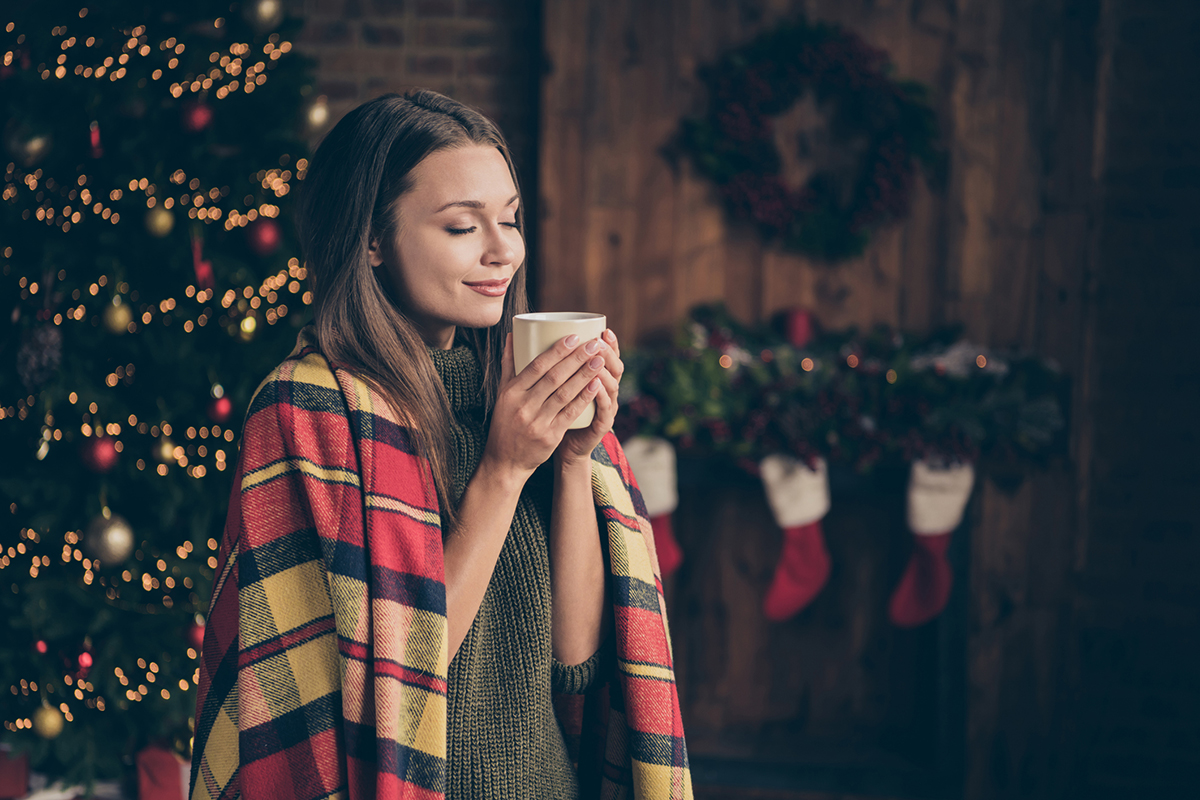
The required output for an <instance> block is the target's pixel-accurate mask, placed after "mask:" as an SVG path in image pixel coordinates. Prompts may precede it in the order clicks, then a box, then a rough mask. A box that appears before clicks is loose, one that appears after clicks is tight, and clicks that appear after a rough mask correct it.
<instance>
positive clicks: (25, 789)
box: [0, 746, 29, 800]
mask: <svg viewBox="0 0 1200 800" xmlns="http://www.w3.org/2000/svg"><path fill="white" fill-rule="evenodd" d="M28 793H29V755H28V754H27V753H21V754H20V755H13V753H12V750H11V748H9V747H6V746H0V800H10V799H11V798H15V797H24V796H25V795H26V794H28Z"/></svg>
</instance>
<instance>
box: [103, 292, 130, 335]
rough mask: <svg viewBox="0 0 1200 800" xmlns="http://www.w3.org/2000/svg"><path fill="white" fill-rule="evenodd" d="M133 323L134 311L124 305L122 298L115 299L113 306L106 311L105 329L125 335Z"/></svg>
mask: <svg viewBox="0 0 1200 800" xmlns="http://www.w3.org/2000/svg"><path fill="white" fill-rule="evenodd" d="M131 322H133V310H132V309H131V308H130V307H129V306H127V305H125V304H124V303H122V302H121V301H120V298H114V300H113V304H112V305H110V306H109V307H108V308H106V309H104V327H106V328H108V329H109V330H110V331H112V332H113V333H118V334H120V333H125V332H126V331H127V330H129V323H131Z"/></svg>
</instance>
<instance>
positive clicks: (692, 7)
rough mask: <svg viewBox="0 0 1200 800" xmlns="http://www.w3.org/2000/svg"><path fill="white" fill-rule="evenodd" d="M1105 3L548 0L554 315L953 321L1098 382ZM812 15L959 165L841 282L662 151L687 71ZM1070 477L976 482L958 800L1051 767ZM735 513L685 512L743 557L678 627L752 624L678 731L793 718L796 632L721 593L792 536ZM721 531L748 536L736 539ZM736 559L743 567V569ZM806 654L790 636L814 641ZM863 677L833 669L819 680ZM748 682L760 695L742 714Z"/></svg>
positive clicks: (545, 123) (626, 323) (547, 244)
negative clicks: (715, 306) (757, 229)
mask: <svg viewBox="0 0 1200 800" xmlns="http://www.w3.org/2000/svg"><path fill="white" fill-rule="evenodd" d="M1100 6H1101V0H836V1H835V0H807V1H806V2H800V1H799V0H793V1H792V2H787V0H744V1H743V2H731V0H657V1H656V2H643V0H544V4H543V31H544V34H543V35H544V42H545V49H546V53H547V59H548V63H547V65H546V73H545V77H544V80H543V85H542V97H541V134H540V141H539V154H540V164H539V174H540V196H539V202H540V205H541V213H540V223H539V226H538V241H539V245H540V248H539V252H540V263H539V269H538V274H539V276H540V278H539V285H538V297H539V300H540V302H539V306H540V308H541V309H542V310H588V311H599V312H603V313H605V314H607V315H608V316H609V320H610V325H611V326H612V327H613V328H614V330H616V331H617V332H618V334H619V335H620V336H621V337H622V340H623V341H624V342H625V343H626V344H627V345H628V344H631V343H634V342H636V341H637V340H639V339H640V338H642V337H644V336H646V335H648V334H651V333H653V332H655V331H659V330H663V329H667V328H670V327H672V326H674V325H675V323H676V322H677V321H678V320H679V319H680V318H681V317H682V316H683V315H684V314H686V312H687V311H688V309H689V308H691V307H692V306H693V305H695V304H696V303H700V302H706V301H711V300H717V299H722V300H724V301H725V302H726V303H727V304H728V305H729V306H730V308H731V309H732V310H733V312H734V313H735V314H737V315H739V316H741V317H742V318H744V319H746V320H758V319H762V318H764V317H766V316H768V315H770V314H772V313H773V312H775V311H777V310H779V309H783V308H787V307H790V306H794V305H803V306H807V307H809V308H811V309H813V310H814V311H815V313H816V315H817V317H818V319H819V320H820V321H821V323H822V324H823V325H824V326H826V327H829V328H835V329H836V328H842V327H845V326H849V325H859V326H866V325H869V324H872V323H876V322H885V323H890V324H892V325H896V326H899V327H901V328H903V329H907V330H913V331H925V330H929V329H930V328H933V327H935V326H939V325H942V324H944V323H947V322H957V323H962V324H963V325H964V326H965V329H966V331H967V333H968V335H969V336H970V337H971V338H972V339H974V340H976V341H979V342H982V343H985V344H988V345H992V346H1010V345H1012V346H1021V347H1027V348H1033V349H1036V350H1037V351H1039V352H1041V353H1043V354H1045V355H1048V356H1051V357H1053V358H1055V359H1057V360H1058V361H1059V362H1060V363H1061V364H1062V365H1063V367H1064V369H1065V370H1066V371H1067V372H1068V373H1070V374H1072V375H1075V376H1085V375H1086V370H1087V359H1086V358H1085V354H1086V353H1087V352H1088V341H1087V340H1086V337H1085V335H1084V333H1085V331H1087V330H1088V309H1089V307H1090V306H1089V294H1088V291H1089V283H1088V280H1089V272H1088V269H1087V266H1088V264H1089V263H1090V262H1089V259H1090V258H1092V256H1093V243H1092V242H1093V219H1094V214H1095V210H1096V209H1095V191H1094V189H1095V175H1094V174H1093V165H1094V162H1095V161H1096V160H1097V159H1098V158H1102V153H1103V141H1102V137H1096V136H1095V135H1094V133H1093V130H1094V127H1095V120H1096V119H1097V108H1096V103H1097V77H1096V75H1097V64H1098V63H1099V62H1100V61H1102V55H1103V54H1102V53H1101V52H1099V49H1098V48H1099V45H1098V44H1097V34H1096V27H1097V20H1098V18H1099V15H1100ZM800 11H802V12H805V13H807V14H808V15H809V16H810V17H812V18H816V19H822V20H829V21H833V22H838V23H843V24H845V25H847V26H849V27H851V28H852V29H853V30H856V31H858V32H859V33H860V34H861V35H862V36H863V37H864V38H865V39H866V40H867V41H868V42H869V43H871V44H873V45H875V46H878V47H882V48H885V49H886V50H887V51H888V52H889V53H890V54H891V56H892V59H893V60H894V62H895V64H896V67H897V72H898V74H899V75H901V76H904V77H909V78H915V79H917V80H920V81H922V82H924V83H926V84H927V85H929V86H930V87H931V88H932V89H933V97H934V100H935V104H936V107H937V110H938V113H939V116H940V119H941V121H942V124H943V130H944V132H945V135H946V139H947V143H948V145H949V152H950V172H949V182H948V185H947V186H946V188H945V190H944V191H943V192H940V193H933V192H931V191H929V190H928V189H927V188H925V187H924V186H923V185H921V186H920V188H918V190H917V193H916V197H915V202H914V203H913V213H912V217H911V219H909V220H908V221H907V222H906V223H904V224H902V225H900V226H897V227H895V228H893V229H891V230H889V231H887V232H885V233H883V234H881V235H879V236H878V237H877V239H876V240H875V241H874V243H873V244H872V246H871V247H870V249H869V250H868V252H867V253H866V255H864V256H863V257H862V258H860V259H858V260H856V261H853V262H851V263H846V264H843V265H840V266H837V267H833V268H830V267H825V266H821V265H818V264H813V263H810V262H808V261H806V260H805V259H803V258H799V257H795V256H788V255H783V254H780V253H777V252H774V251H772V250H770V249H767V248H764V247H763V246H762V245H761V244H760V243H759V241H758V239H757V237H756V235H755V234H754V233H753V232H751V231H747V230H745V229H743V228H740V227H736V226H731V225H730V224H728V223H727V222H726V220H725V219H724V217H723V214H722V211H721V209H720V207H719V205H718V203H717V201H716V197H715V192H714V190H713V189H712V187H711V186H710V185H708V184H706V183H705V182H703V181H701V180H698V179H697V178H696V177H694V176H693V175H692V174H691V172H690V170H689V169H687V168H686V167H684V168H682V169H680V170H679V171H673V170H672V168H671V166H670V165H669V164H668V163H667V162H666V161H665V160H664V159H663V158H662V156H661V155H660V154H659V148H660V147H661V146H662V145H663V144H664V143H665V142H666V141H667V140H668V139H669V138H670V136H671V135H672V133H673V131H674V130H675V129H676V126H677V125H678V122H679V119H680V118H681V117H682V116H684V115H687V114H692V113H697V112H699V111H701V110H702V109H703V108H704V106H705V102H706V98H705V96H704V92H703V90H702V87H701V86H700V84H699V83H698V81H697V80H696V78H695V69H696V67H697V65H698V64H701V63H703V62H706V61H709V60H710V59H712V58H714V57H715V56H716V55H718V54H719V53H720V52H721V51H722V50H724V49H725V48H728V47H730V46H733V45H737V44H739V43H742V42H744V41H746V40H748V39H749V38H750V37H752V36H753V35H754V34H755V33H756V32H757V31H760V30H762V29H763V28H765V27H768V26H770V25H772V24H774V23H776V22H778V21H780V20H782V19H784V18H785V17H786V16H787V15H789V14H791V13H795V12H800ZM1076 411H1077V412H1078V413H1076V414H1075V415H1074V417H1073V419H1074V425H1075V426H1076V427H1075V430H1074V437H1073V441H1074V442H1075V447H1076V448H1077V449H1078V448H1080V447H1086V436H1083V437H1081V435H1080V431H1086V428H1087V424H1088V423H1087V418H1086V413H1085V411H1086V410H1085V409H1076ZM1077 455H1078V453H1077ZM1083 461H1084V462H1086V458H1085V459H1083ZM1079 485H1081V476H1080V475H1079V474H1076V473H1074V472H1065V471H1058V472H1051V473H1050V474H1045V475H1041V476H1039V477H1037V478H1036V479H1035V480H1033V481H1031V482H1027V483H1026V484H1025V485H1024V486H1023V487H1022V488H1021V489H1020V490H1019V491H1018V492H1017V493H1016V494H1015V495H1012V496H1007V495H1005V494H1003V493H1001V492H1000V491H999V490H997V489H996V488H995V487H994V486H993V485H991V484H990V483H985V484H983V485H982V486H981V487H980V488H979V489H978V490H977V493H976V497H975V501H974V503H973V506H972V508H973V513H972V519H971V538H970V543H969V564H968V567H967V570H966V571H967V573H968V574H969V583H968V586H967V588H965V589H964V588H963V587H960V591H963V590H965V591H967V592H968V595H967V597H966V599H965V601H964V607H965V614H966V629H967V630H968V631H969V638H968V640H967V644H966V647H965V659H966V667H965V672H966V678H965V680H966V682H967V684H966V690H965V697H964V701H965V703H966V720H967V722H966V730H965V733H964V734H963V735H964V736H965V745H964V746H965V749H966V753H967V756H966V759H965V762H966V768H965V769H966V774H965V777H964V778H963V781H964V786H963V790H964V792H965V794H966V795H967V796H969V797H973V798H983V797H1000V796H1017V795H1028V794H1031V793H1032V794H1036V793H1038V792H1043V793H1045V792H1049V791H1050V790H1049V788H1048V787H1047V786H1046V785H1044V781H1045V780H1046V778H1045V776H1047V775H1049V774H1051V773H1052V772H1053V770H1052V769H1051V767H1050V763H1051V761H1053V759H1054V758H1055V757H1056V755H1055V751H1056V747H1057V744H1058V743H1059V742H1060V741H1061V738H1062V736H1063V731H1062V730H1061V729H1060V728H1061V722H1060V719H1061V717H1060V715H1059V714H1058V711H1059V700H1058V698H1059V697H1060V691H1061V689H1062V686H1063V681H1064V675H1063V669H1062V666H1061V665H1062V664H1063V658H1062V655H1063V654H1062V648H1063V637H1064V635H1065V625H1066V615H1067V611H1066V610H1064V606H1065V604H1064V601H1063V597H1064V595H1063V590H1064V585H1065V583H1066V581H1067V579H1068V575H1069V573H1070V569H1071V565H1072V559H1073V558H1074V557H1075V553H1074V550H1073V548H1074V546H1075V531H1076V528H1077V518H1078V509H1079V507H1080V502H1081V501H1080V499H1079V498H1080V496H1081V492H1080V491H1079V490H1078V488H1077V487H1078V486H1079ZM726 502H727V506H726V512H728V509H729V508H735V509H736V508H737V506H736V504H738V503H740V504H742V511H743V512H744V506H745V504H746V503H750V504H751V505H754V504H755V503H758V505H755V506H754V507H753V508H752V509H751V510H750V511H749V512H747V513H734V514H732V515H731V513H724V515H723V512H721V510H720V509H711V510H710V511H711V513H708V514H705V515H700V514H689V515H688V519H689V520H692V521H693V522H694V523H695V525H697V526H699V527H700V528H702V530H699V531H692V532H689V531H681V538H682V539H684V544H685V547H687V546H689V545H693V544H694V545H696V546H700V545H701V544H703V545H704V546H705V547H707V548H710V549H711V548H716V550H715V551H714V552H725V553H726V555H728V556H729V558H728V559H727V560H725V561H724V562H722V561H721V560H720V559H717V558H715V557H710V556H706V555H700V554H693V559H694V562H695V563H694V564H693V567H692V569H693V572H692V573H686V572H685V573H681V574H684V575H686V576H687V577H686V580H688V581H690V582H692V585H693V589H692V590H691V594H689V593H688V591H687V590H684V589H679V587H676V588H677V589H678V590H679V592H680V593H681V594H682V595H683V596H685V597H689V598H690V600H689V603H690V605H686V606H680V605H679V604H676V607H675V617H676V619H677V620H678V621H677V622H676V623H675V625H676V627H677V628H679V627H686V626H687V625H688V623H687V622H686V619H687V617H688V615H695V614H709V615H712V614H717V615H720V614H726V615H728V614H731V613H734V614H741V615H742V616H740V617H737V618H736V619H726V624H725V626H724V627H723V628H722V629H721V630H723V631H724V634H722V636H723V637H724V638H723V639H722V640H721V641H708V642H704V643H702V644H699V643H688V642H677V648H683V649H684V650H685V651H686V649H687V648H688V647H705V648H708V649H709V650H708V652H710V653H718V652H719V653H721V654H722V656H721V658H719V659H715V660H713V661H712V662H711V663H709V662H705V661H704V659H702V658H701V659H698V660H696V663H707V664H708V666H707V667H705V669H704V671H703V672H698V671H696V670H692V671H691V672H690V673H689V674H687V675H685V676H681V683H682V682H684V681H693V682H695V684H696V685H693V686H690V687H687V686H685V687H684V688H683V691H684V692H685V693H688V697H689V698H690V699H689V700H688V701H687V704H685V710H684V713H685V724H690V720H692V719H695V720H697V721H698V725H699V726H701V727H702V726H703V724H704V723H705V722H706V721H711V720H718V719H724V720H726V721H728V720H740V723H741V724H742V725H743V727H745V726H749V727H751V728H753V727H755V725H756V724H757V725H758V729H759V730H760V731H761V730H762V729H763V726H764V725H766V724H767V722H769V721H770V720H768V719H767V718H768V717H770V715H771V708H772V707H773V708H775V709H776V711H778V710H779V709H780V708H783V709H785V711H784V712H782V713H793V712H794V711H795V702H796V698H792V699H791V700H790V701H787V702H783V703H782V705H781V704H780V701H779V698H778V696H774V699H772V697H773V696H772V694H771V692H772V691H782V689H780V688H779V687H780V686H782V685H783V684H786V681H787V680H788V678H786V677H780V675H779V668H778V667H775V672H774V673H772V672H771V669H772V667H771V664H772V663H773V659H774V662H777V661H778V659H779V655H780V652H781V651H780V650H779V648H780V647H781V646H783V644H782V642H783V639H781V638H780V637H787V636H792V635H793V633H794V631H793V633H788V632H787V631H788V629H787V627H786V626H784V627H782V628H781V627H776V628H771V627H769V626H765V625H762V624H755V622H754V620H753V618H752V615H753V614H754V613H755V605H754V602H753V601H747V600H746V599H745V598H744V597H741V598H736V597H732V596H731V595H730V593H736V592H741V593H750V594H753V593H754V592H760V591H761V590H762V588H763V586H764V584H763V583H762V581H763V578H762V573H764V571H765V574H766V576H768V577H769V568H770V563H771V560H772V559H773V557H774V552H776V549H777V548H778V541H779V540H778V534H777V533H773V532H772V531H771V530H770V529H771V525H770V521H769V515H768V514H766V512H765V504H763V503H762V501H761V500H755V499H754V498H753V497H752V496H750V495H745V496H738V495H737V493H736V492H735V493H734V494H733V495H731V496H730V497H728V498H726ZM729 503H733V504H735V505H734V506H728V504H729ZM872 513H873V512H872ZM868 516H869V514H868ZM850 527H853V525H851V526H850ZM729 537H742V539H741V540H740V541H738V542H734V543H733V544H729V541H730V540H729ZM772 537H774V538H772ZM722 542H725V544H724V545H722V544H721V543H722ZM745 542H750V543H749V544H746V543H745ZM722 547H724V548H725V549H724V550H722ZM729 547H733V548H735V549H736V548H741V549H743V550H745V549H746V548H749V550H750V551H751V552H750V553H749V555H747V556H746V557H745V558H742V559H741V560H740V561H739V560H738V558H737V557H736V554H735V553H732V552H730V551H729V550H728V548H729ZM705 552H708V550H706V551H705ZM747 559H749V560H748V561H747ZM703 564H707V565H708V566H707V567H705V566H702V565H703ZM747 564H749V565H750V566H747ZM738 569H742V570H743V572H745V571H746V570H749V571H750V572H751V573H753V574H754V575H757V576H758V577H756V578H754V579H753V580H750V581H749V582H746V581H742V582H741V583H740V584H739V583H737V582H736V581H734V582H730V581H729V580H726V581H725V582H724V583H722V582H721V571H722V570H724V571H725V572H726V573H728V572H729V570H734V571H736V570H738ZM705 570H708V571H705ZM880 580H883V579H882V578H881V579H880ZM699 585H713V586H716V587H718V588H717V589H715V590H713V591H716V592H717V594H716V595H715V596H714V595H713V594H712V593H711V592H709V593H708V594H705V593H704V591H703V590H695V588H694V587H695V586H699ZM720 587H724V588H720ZM696 591H700V593H699V594H697V593H696ZM721 592H725V593H726V595H724V596H722V595H721ZM739 609H740V610H739ZM743 623H744V624H743ZM798 624H801V623H798ZM682 635H683V634H677V640H678V639H679V638H680V637H681V636H682ZM796 641H797V642H798V643H794V644H793V645H791V646H792V647H801V646H803V645H804V644H805V643H807V644H808V645H810V646H813V647H819V646H821V645H820V644H819V642H818V641H817V640H814V639H811V638H809V639H804V637H803V636H801V637H800V638H799V639H798V640H796ZM814 663H815V662H814V661H813V659H811V658H810V659H809V660H808V661H807V662H806V664H808V667H806V668H816V667H815V666H814ZM850 666H852V665H847V664H839V663H838V662H837V661H836V657H835V656H831V657H830V659H829V660H827V661H826V662H825V665H824V668H826V669H835V670H836V669H844V668H849V667H850ZM682 668H683V667H682V665H681V669H682ZM781 681H782V682H783V683H781ZM734 686H741V687H744V688H743V689H741V690H736V691H735V690H732V689H731V688H730V687H734ZM755 691H758V692H760V694H761V695H762V696H761V697H758V698H752V699H751V700H750V701H747V699H746V698H747V693H750V694H753V693H754V692H755ZM747 702H749V703H750V705H749V706H747V705H746V703H747ZM704 703H707V704H708V705H707V706H705V705H704ZM789 703H791V705H789ZM714 704H715V705H714ZM722 704H724V705H722ZM786 709H791V711H787V710H786ZM755 714H757V715H758V716H757V717H755V716H754V715H755ZM775 721H778V720H775Z"/></svg>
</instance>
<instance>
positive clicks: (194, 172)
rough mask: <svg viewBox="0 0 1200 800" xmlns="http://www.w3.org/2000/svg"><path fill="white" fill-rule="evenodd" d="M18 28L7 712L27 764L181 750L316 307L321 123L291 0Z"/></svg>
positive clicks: (5, 469)
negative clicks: (252, 447)
mask: <svg viewBox="0 0 1200 800" xmlns="http://www.w3.org/2000/svg"><path fill="white" fill-rule="evenodd" d="M17 5H19V6H20V8H17V9H14V8H11V7H10V8H8V9H7V10H6V11H5V12H3V14H2V15H0V28H2V31H0V53H2V54H3V65H2V66H0V120H2V122H0V125H3V129H2V136H3V141H2V145H3V151H4V153H3V155H4V158H3V160H0V164H5V165H6V166H5V167H4V169H5V175H4V190H3V202H0V256H2V257H0V273H2V274H0V298H2V300H3V321H2V322H0V326H3V327H0V354H2V355H0V452H3V454H4V459H3V466H2V467H0V470H2V471H0V498H2V500H3V509H0V514H2V518H3V523H2V526H0V537H2V538H0V616H2V617H3V623H2V630H3V631H4V634H3V636H2V637H0V698H2V699H0V722H2V723H3V729H2V730H0V736H2V737H3V741H4V742H5V743H8V744H10V745H12V746H13V747H14V749H16V750H18V751H27V752H28V753H29V757H30V759H31V764H32V767H33V769H34V770H36V771H39V772H42V773H46V774H48V775H51V776H54V777H59V778H64V779H67V780H70V781H89V780H92V779H96V778H119V777H121V776H122V775H123V774H124V775H127V774H128V767H129V764H131V763H132V760H131V756H132V755H133V754H134V753H136V752H137V751H138V750H139V749H141V748H143V747H145V746H147V745H149V744H158V745H162V744H165V745H167V746H174V747H175V748H177V749H178V750H179V751H180V752H181V754H183V755H185V756H186V755H187V749H188V747H189V739H190V735H191V734H190V725H191V720H190V717H191V716H192V714H193V713H194V708H195V693H194V692H195V690H194V684H195V681H196V680H197V664H198V662H197V657H198V650H199V648H200V646H201V642H202V638H203V625H204V620H203V616H202V615H203V613H204V612H205V611H206V610H207V607H208V599H209V596H210V591H211V583H212V579H213V567H214V566H215V564H216V560H215V558H213V556H214V555H215V550H216V547H217V542H218V540H219V539H220V537H221V528H222V525H223V523H224V517H225V511H226V508H227V503H228V499H229V493H230V490H231V488H232V486H231V483H232V479H233V475H234V471H235V470H234V467H235V465H236V458H237V442H238V436H239V429H240V423H241V419H242V416H243V414H244V413H245V409H246V406H247V404H248V402H249V399H250V397H251V395H252V393H253V391H254V389H255V388H256V386H257V384H258V382H259V381H260V380H262V378H263V377H265V376H266V374H267V373H268V372H269V371H270V370H271V369H272V368H273V367H274V366H275V365H276V364H278V363H279V362H280V361H281V360H282V359H283V358H284V357H285V356H286V355H287V353H288V352H289V350H290V349H291V347H292V345H293V343H294V341H295V336H296V330H297V329H298V328H299V327H300V326H301V325H302V324H303V323H304V322H305V321H306V316H307V315H306V312H307V310H308V306H307V304H308V303H309V302H310V300H311V295H310V294H309V293H308V292H307V291H306V290H305V286H304V279H305V270H304V268H303V266H302V265H301V264H300V262H299V261H298V259H297V258H296V256H298V255H299V253H298V248H297V247H296V245H295V241H294V237H293V234H292V233H291V227H290V225H285V224H283V223H282V220H283V219H285V218H287V215H288V205H289V201H290V200H292V197H293V192H294V191H295V189H296V188H297V181H300V180H303V178H304V171H305V168H306V166H307V161H306V159H305V155H306V153H307V140H308V138H310V137H311V136H312V135H313V133H314V131H315V129H316V128H319V127H320V126H321V125H322V124H323V123H324V121H325V120H324V115H326V114H327V109H326V107H325V105H324V100H323V98H320V97H317V96H315V93H314V92H313V91H312V89H311V86H310V84H309V80H310V77H309V65H308V63H307V62H306V61H305V60H304V59H303V58H302V57H300V56H298V55H297V54H296V53H295V52H294V51H293V49H292V42H291V39H292V37H293V35H294V34H295V32H296V29H297V27H298V23H297V22H296V21H294V20H291V19H286V18H285V17H284V13H283V6H282V3H281V2H279V0H255V2H250V3H244V4H237V3H235V4H234V5H230V3H229V0H221V1H220V2H211V1H210V0H194V1H193V2H190V3H180V4H175V3H170V4H167V3H137V2H125V3H120V2H118V3H105V4H103V5H102V6H100V7H87V8H83V7H81V4H80V3H76V4H71V5H66V4H63V3H60V2H44V1H43V2H37V3H22V4H17Z"/></svg>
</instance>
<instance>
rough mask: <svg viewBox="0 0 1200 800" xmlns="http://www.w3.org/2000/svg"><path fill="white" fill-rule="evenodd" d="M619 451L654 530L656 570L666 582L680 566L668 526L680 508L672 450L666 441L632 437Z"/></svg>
mask: <svg viewBox="0 0 1200 800" xmlns="http://www.w3.org/2000/svg"><path fill="white" fill-rule="evenodd" d="M621 447H622V449H624V451H625V458H626V459H628V460H629V466H630V468H631V469H632V470H633V476H634V477H635V478H637V483H638V488H639V489H641V492H642V500H644V501H645V503H646V514H647V516H649V517H650V526H651V527H652V528H654V549H655V551H656V552H657V553H658V568H659V570H660V571H661V572H662V576H663V577H664V578H665V577H667V576H668V575H670V574H671V573H672V572H674V571H675V570H677V569H678V568H679V565H680V564H681V563H682V562H683V550H682V549H681V548H680V547H679V542H678V541H677V540H676V539H675V529H674V525H673V524H672V522H671V514H672V513H674V511H675V509H676V507H678V505H679V492H678V489H677V486H676V484H677V481H676V476H675V447H674V445H672V444H671V443H670V442H668V441H667V440H666V439H659V438H657V437H652V436H634V437H632V438H631V439H629V440H628V441H626V442H625V443H624V444H623V445H622V446H621Z"/></svg>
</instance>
